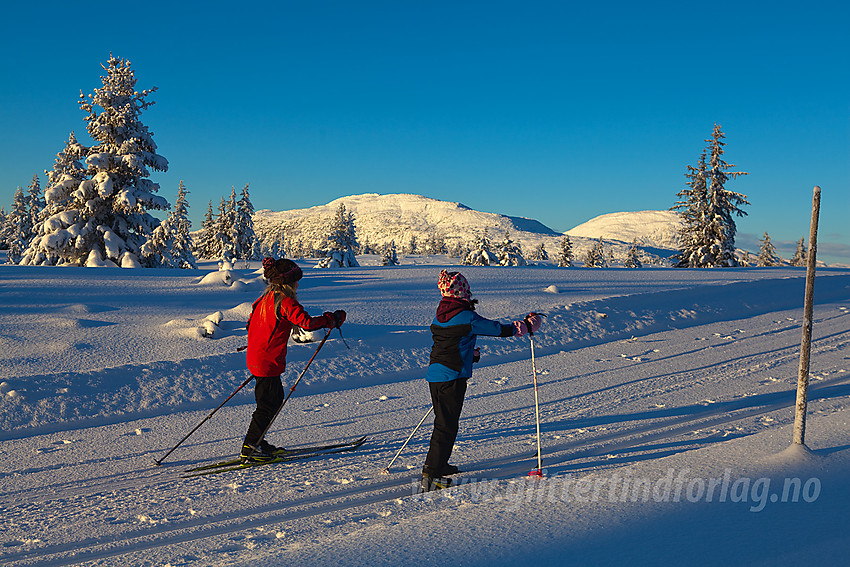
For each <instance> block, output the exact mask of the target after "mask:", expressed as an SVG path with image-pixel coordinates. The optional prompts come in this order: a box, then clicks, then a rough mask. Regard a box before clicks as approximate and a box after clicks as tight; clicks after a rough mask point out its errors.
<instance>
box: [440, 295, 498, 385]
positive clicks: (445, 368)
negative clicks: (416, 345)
mask: <svg viewBox="0 0 850 567" xmlns="http://www.w3.org/2000/svg"><path fill="white" fill-rule="evenodd" d="M513 334H514V328H513V325H503V324H501V323H499V322H498V321H491V320H490V319H485V318H484V317H482V316H481V315H479V314H478V313H476V312H475V311H474V310H473V305H472V303H470V302H468V301H465V300H462V299H455V298H443V300H442V301H441V302H440V305H439V307H438V308H437V316H436V317H434V321H433V322H432V323H431V335H432V336H433V338H434V346H433V347H431V359H430V364H429V365H428V372H427V374H426V375H425V379H426V380H428V381H429V382H449V381H451V380H455V379H457V378H469V377H471V376H472V351H473V350H474V349H475V337H476V336H477V335H486V336H490V337H512V336H513Z"/></svg>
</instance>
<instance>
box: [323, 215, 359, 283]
mask: <svg viewBox="0 0 850 567" xmlns="http://www.w3.org/2000/svg"><path fill="white" fill-rule="evenodd" d="M356 250H357V236H356V226H355V224H354V215H353V214H352V213H350V212H346V210H345V204H344V203H340V204H339V207H337V210H336V214H335V215H334V218H333V220H332V221H331V225H330V229H329V231H328V235H327V238H326V239H325V245H324V258H322V260H321V261H320V262H319V263H318V264H316V267H317V268H355V267H357V266H359V265H360V264H358V263H357V258H356V256H355V253H356Z"/></svg>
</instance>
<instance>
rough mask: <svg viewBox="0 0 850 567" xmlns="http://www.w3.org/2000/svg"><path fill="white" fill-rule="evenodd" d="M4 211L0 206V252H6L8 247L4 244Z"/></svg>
mask: <svg viewBox="0 0 850 567" xmlns="http://www.w3.org/2000/svg"><path fill="white" fill-rule="evenodd" d="M5 230H6V209H5V207H3V206H2V205H0V250H8V249H9V245H8V244H7V243H6V236H5Z"/></svg>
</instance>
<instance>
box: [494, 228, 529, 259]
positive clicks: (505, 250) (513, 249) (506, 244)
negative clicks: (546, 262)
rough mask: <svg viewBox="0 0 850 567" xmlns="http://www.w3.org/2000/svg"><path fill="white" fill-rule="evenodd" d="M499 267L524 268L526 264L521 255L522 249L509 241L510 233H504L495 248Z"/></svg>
mask: <svg viewBox="0 0 850 567" xmlns="http://www.w3.org/2000/svg"><path fill="white" fill-rule="evenodd" d="M496 253H497V254H498V256H499V265H500V266H526V265H528V262H526V261H525V257H523V255H522V249H521V248H520V247H519V245H518V244H514V241H513V240H511V235H510V233H509V232H508V231H507V230H506V231H505V238H504V240H502V242H500V243H499V245H498V246H497V247H496Z"/></svg>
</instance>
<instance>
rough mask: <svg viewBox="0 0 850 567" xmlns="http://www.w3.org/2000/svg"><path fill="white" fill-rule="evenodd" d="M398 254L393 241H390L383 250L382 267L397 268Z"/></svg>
mask: <svg viewBox="0 0 850 567" xmlns="http://www.w3.org/2000/svg"><path fill="white" fill-rule="evenodd" d="M398 264H399V262H398V254H397V253H396V247H395V240H391V241H390V243H389V244H387V246H386V248H384V254H383V256H382V258H381V265H383V266H398Z"/></svg>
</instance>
